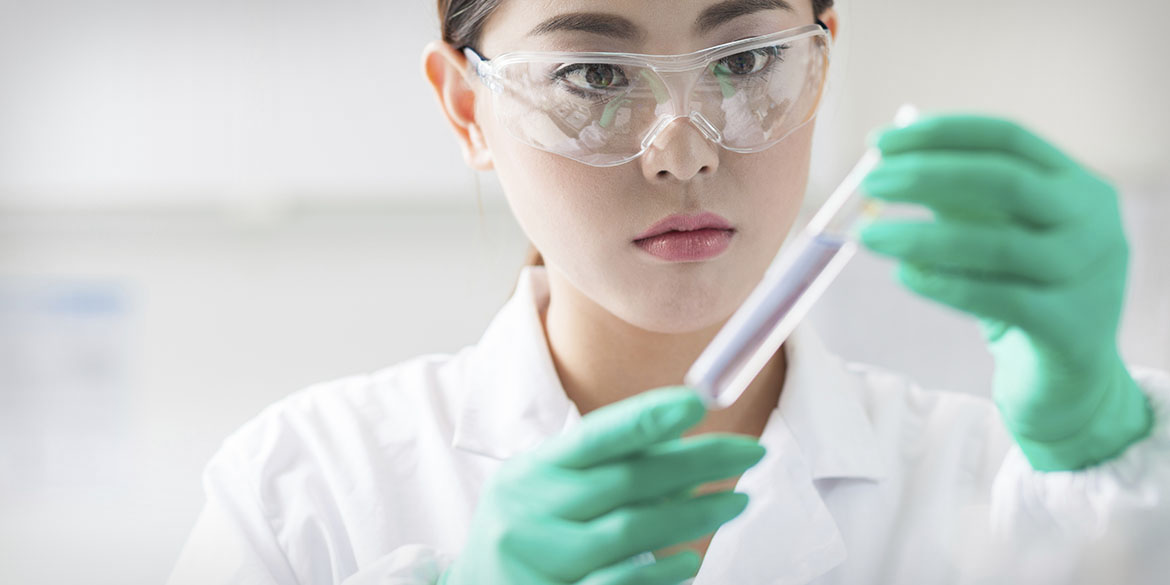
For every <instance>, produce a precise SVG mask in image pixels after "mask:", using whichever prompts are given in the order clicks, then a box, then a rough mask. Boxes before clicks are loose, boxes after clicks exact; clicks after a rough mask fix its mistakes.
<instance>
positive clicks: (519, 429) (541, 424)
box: [452, 266, 579, 459]
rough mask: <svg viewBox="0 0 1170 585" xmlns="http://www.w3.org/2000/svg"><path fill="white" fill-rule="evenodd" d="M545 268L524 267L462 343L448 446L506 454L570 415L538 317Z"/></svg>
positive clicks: (559, 426) (539, 438) (544, 299)
mask: <svg viewBox="0 0 1170 585" xmlns="http://www.w3.org/2000/svg"><path fill="white" fill-rule="evenodd" d="M545 270H546V269H545V268H544V267H543V266H526V267H524V269H523V270H522V271H521V273H520V277H519V279H518V282H517V285H516V292H515V293H514V294H513V295H512V298H511V299H509V300H508V302H507V303H505V305H504V306H503V307H502V308H501V309H500V311H499V312H498V313H496V316H495V318H494V319H493V320H492V322H491V323H490V324H489V325H488V327H487V329H486V330H485V331H484V334H483V336H482V337H481V338H480V340H479V342H478V343H477V344H476V345H475V346H474V347H472V348H470V349H468V350H466V351H467V354H466V355H465V356H464V359H465V360H466V361H465V362H464V363H463V365H462V367H461V372H460V373H461V378H462V379H461V383H460V387H461V388H462V392H463V395H462V398H461V400H462V403H461V404H460V407H459V409H458V412H457V415H456V420H455V432H454V438H453V440H452V444H453V446H454V447H456V448H458V449H463V450H466V451H471V452H474V453H479V454H481V455H486V456H488V457H493V458H496V459H507V458H509V457H512V456H513V455H515V454H517V453H522V452H525V451H528V450H530V449H532V448H534V447H536V446H537V445H539V444H540V443H541V442H543V441H544V440H545V439H547V438H548V437H550V436H553V435H557V434H559V433H561V432H562V431H563V429H564V428H565V425H566V421H568V420H570V413H573V414H576V408H575V406H574V405H573V403H572V401H570V400H569V399H568V397H567V396H566V395H565V391H564V388H563V387H562V386H561V382H560V378H559V377H558V376H557V373H556V368H555V366H554V365H553V361H552V356H551V355H550V354H549V351H548V344H547V342H546V341H545V336H544V328H543V327H542V326H541V323H540V313H539V312H538V311H541V310H543V309H544V307H546V306H547V303H548V294H549V292H548V280H547V277H546V275H545V273H544V271H545ZM578 418H579V415H577V416H573V417H572V419H573V420H575V419H578Z"/></svg>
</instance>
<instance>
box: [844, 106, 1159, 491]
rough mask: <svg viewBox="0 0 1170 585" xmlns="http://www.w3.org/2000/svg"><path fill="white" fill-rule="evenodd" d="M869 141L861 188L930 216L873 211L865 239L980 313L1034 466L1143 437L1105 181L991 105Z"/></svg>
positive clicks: (1001, 402)
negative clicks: (871, 152)
mask: <svg viewBox="0 0 1170 585" xmlns="http://www.w3.org/2000/svg"><path fill="white" fill-rule="evenodd" d="M871 143H873V144H874V145H875V146H876V147H877V148H879V149H880V150H881V151H882V157H883V160H882V162H881V164H880V165H879V166H878V167H877V168H876V169H875V170H874V171H873V172H872V173H870V174H869V176H868V177H867V178H866V180H865V182H864V183H863V185H862V189H863V190H864V191H865V192H866V193H868V194H869V195H871V196H873V197H876V198H878V199H882V200H887V201H897V202H908V203H917V204H921V205H924V206H926V207H928V208H929V209H931V210H932V211H933V213H934V221H892V220H882V221H878V222H875V223H873V224H871V225H870V226H868V227H867V228H866V229H865V230H863V231H862V233H861V239H862V242H863V243H864V244H865V245H866V246H867V247H868V248H870V249H872V250H874V251H875V252H878V253H881V254H885V255H889V256H893V257H895V258H898V259H900V260H902V262H901V263H900V265H899V269H898V278H899V280H901V282H902V283H903V284H905V285H906V286H907V287H908V288H910V289H911V290H912V291H914V292H916V293H918V294H921V295H923V296H926V297H928V298H931V299H934V300H936V301H939V302H942V303H944V304H947V305H949V306H951V307H954V308H956V309H959V310H962V311H965V312H967V313H971V314H973V315H975V316H977V317H979V319H980V324H981V326H982V330H983V332H984V334H985V337H986V339H987V341H988V343H989V346H990V349H991V352H992V354H993V355H994V357H995V362H996V370H995V378H994V392H993V397H994V400H995V403H996V404H997V406H998V407H999V409H1000V412H1001V414H1002V415H1003V416H1004V419H1005V423H1006V424H1007V426H1008V428H1009V429H1010V430H1011V432H1012V434H1013V435H1014V436H1015V438H1016V441H1017V443H1019V445H1020V447H1021V448H1022V449H1023V451H1024V453H1025V455H1027V456H1028V458H1029V461H1030V462H1031V463H1032V465H1033V467H1034V468H1036V469H1041V470H1058V469H1077V468H1080V467H1084V466H1087V465H1091V464H1094V463H1097V462H1100V461H1102V460H1105V459H1109V458H1111V457H1113V456H1116V455H1117V454H1118V453H1120V452H1121V451H1122V450H1124V449H1125V447H1126V446H1128V445H1129V444H1131V443H1133V442H1135V441H1136V440H1138V439H1140V438H1141V437H1142V436H1144V435H1145V434H1146V433H1147V432H1148V431H1149V428H1150V426H1151V415H1150V410H1149V407H1148V405H1147V403H1146V401H1145V397H1144V395H1143V394H1142V393H1141V391H1140V390H1139V389H1138V388H1137V385H1136V384H1135V383H1134V381H1133V379H1132V378H1131V377H1130V375H1129V373H1128V371H1127V370H1126V368H1125V364H1124V363H1123V362H1122V360H1121V358H1120V356H1119V353H1118V348H1117V341H1116V339H1117V329H1118V324H1119V320H1120V317H1121V308H1122V303H1123V300H1124V297H1125V282H1126V265H1127V259H1128V246H1127V244H1126V239H1125V234H1124V231H1123V230H1122V225H1121V216H1120V211H1119V208H1118V201H1117V194H1116V191H1115V190H1114V188H1113V187H1112V186H1111V185H1110V184H1109V183H1108V182H1106V181H1105V180H1103V179H1101V178H1100V177H1098V176H1096V175H1094V174H1093V173H1091V172H1089V171H1088V170H1086V169H1084V168H1083V167H1081V166H1080V165H1078V164H1077V163H1076V162H1075V161H1073V160H1072V159H1070V158H1069V157H1068V156H1066V155H1065V154H1063V153H1062V152H1060V151H1059V150H1058V149H1056V148H1055V147H1053V146H1052V145H1051V144H1049V143H1048V142H1046V141H1044V140H1043V139H1041V138H1039V137H1037V136H1036V135H1034V134H1032V133H1031V132H1028V131H1027V130H1025V129H1023V128H1021V127H1020V126H1018V125H1016V124H1014V123H1012V122H1009V121H1006V120H1001V119H996V118H988V117H981V116H973V115H956V116H934V117H929V118H924V119H922V120H920V121H918V122H916V123H914V124H912V125H910V126H907V127H905V128H891V129H887V130H885V131H884V132H881V133H880V134H874V135H871Z"/></svg>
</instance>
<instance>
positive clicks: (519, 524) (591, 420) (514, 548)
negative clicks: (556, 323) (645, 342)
mask: <svg viewBox="0 0 1170 585" xmlns="http://www.w3.org/2000/svg"><path fill="white" fill-rule="evenodd" d="M705 412H706V411H705V408H704V407H703V404H702V402H701V401H700V399H699V397H698V395H697V394H696V393H695V392H694V390H692V389H689V388H685V387H668V388H660V389H657V390H652V391H649V392H645V393H642V394H639V395H637V396H634V397H631V398H629V399H626V400H623V401H621V402H618V403H615V404H611V405H609V406H606V407H604V408H601V409H598V410H597V411H596V412H592V413H589V414H588V415H587V416H585V417H583V418H582V419H581V424H580V425H578V426H577V427H576V428H574V429H572V430H571V431H569V432H567V433H565V434H564V435H560V436H558V437H555V438H553V439H550V440H549V441H548V442H546V443H545V444H544V445H541V446H540V447H539V448H538V449H536V450H534V451H532V452H530V453H527V454H524V455H521V456H518V457H516V458H513V459H511V460H509V461H508V462H507V463H505V464H504V465H503V466H502V467H501V468H500V470H499V471H498V472H497V473H496V475H495V476H493V477H492V479H491V480H490V481H489V482H488V484H487V486H486V487H485V488H484V492H483V495H482V497H481V498H480V501H479V505H478V507H477V509H476V512H475V516H474V517H473V519H472V523H471V531H470V533H469V535H468V539H467V545H466V547H465V548H464V550H463V552H462V554H461V555H460V556H459V557H458V558H457V559H456V560H455V562H454V563H452V565H451V566H450V567H449V568H448V569H447V570H446V571H445V572H444V573H443V575H442V577H441V578H440V580H439V583H440V584H442V585H484V584H504V583H506V584H508V585H553V584H557V585H563V584H566V583H573V584H576V585H625V584H631V583H640V584H642V583H644V584H658V583H661V584H664V585H666V584H669V585H675V584H677V583H679V582H680V581H683V580H686V579H688V578H690V577H693V576H694V575H695V573H696V572H697V571H698V569H699V562H700V560H699V556H698V555H697V554H695V553H694V552H693V551H684V552H681V553H677V554H674V555H671V556H668V557H666V558H664V559H659V560H657V561H656V562H647V561H641V560H640V559H638V558H635V557H638V555H640V554H642V553H646V552H652V551H654V550H657V549H660V548H664V547H667V546H671V545H675V544H680V543H684V542H688V541H691V540H694V539H697V538H700V537H702V536H704V535H707V534H710V533H712V532H714V531H715V530H716V529H718V528H719V526H720V525H722V524H723V523H724V522H727V521H728V520H731V519H732V518H734V517H736V516H738V515H739V513H740V512H742V511H743V510H744V508H745V507H746V506H747V501H748V498H747V494H742V493H735V492H727V491H725V492H716V493H710V494H705V495H701V496H694V495H692V493H691V492H692V490H693V488H695V487H697V486H699V485H701V484H704V483H707V482H711V481H716V480H719V479H725V478H729V477H734V476H737V475H739V474H741V473H743V472H744V471H745V470H747V469H748V468H749V467H751V466H752V465H755V464H756V462H758V461H759V460H760V459H761V458H762V457H763V456H764V448H763V446H761V445H760V444H759V443H758V442H756V441H755V440H754V439H752V438H750V437H746V436H743V435H731V434H722V435H719V434H707V435H701V436H697V437H689V438H686V439H682V438H680V437H681V436H682V433H683V432H684V431H686V429H688V428H690V427H692V426H694V425H695V424H696V423H698V422H699V421H700V420H701V419H702V418H703V416H704V414H705Z"/></svg>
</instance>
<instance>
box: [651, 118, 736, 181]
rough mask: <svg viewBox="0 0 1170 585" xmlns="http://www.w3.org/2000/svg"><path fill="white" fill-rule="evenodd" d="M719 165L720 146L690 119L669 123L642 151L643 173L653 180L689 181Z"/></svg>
mask: <svg viewBox="0 0 1170 585" xmlns="http://www.w3.org/2000/svg"><path fill="white" fill-rule="evenodd" d="M718 168H719V145H718V144H716V143H714V142H712V141H711V140H709V139H708V138H707V136H706V135H705V134H703V131H702V130H700V129H699V127H698V126H696V125H695V123H694V122H693V121H692V120H691V119H690V118H685V117H679V118H676V119H675V120H674V121H672V122H671V123H670V124H667V126H666V127H665V128H663V129H662V131H661V132H659V133H658V135H657V136H655V137H654V142H652V143H651V144H650V148H648V149H647V150H646V152H645V153H643V154H642V173H643V174H644V175H645V176H646V178H647V179H648V180H651V181H669V180H672V179H674V180H678V181H689V180H691V179H693V178H694V177H695V176H696V175H712V174H714V173H715V170H716V169H718Z"/></svg>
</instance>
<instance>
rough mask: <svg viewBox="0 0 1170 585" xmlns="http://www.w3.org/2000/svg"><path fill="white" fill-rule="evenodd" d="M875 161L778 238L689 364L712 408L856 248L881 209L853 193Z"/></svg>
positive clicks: (910, 116)
mask: <svg viewBox="0 0 1170 585" xmlns="http://www.w3.org/2000/svg"><path fill="white" fill-rule="evenodd" d="M917 118H918V110H917V108H915V107H914V106H913V105H910V104H905V105H903V106H902V107H900V108H899V109H898V112H897V114H896V115H895V116H894V125H895V126H899V127H901V126H908V125H910V124H911V123H912V122H913V121H914V120H915V119H917ZM879 162H881V151H879V150H878V149H877V148H869V149H868V150H866V152H865V154H864V155H863V156H862V157H861V160H860V161H858V163H857V164H856V165H855V166H854V167H853V170H851V171H849V174H848V175H846V176H845V179H844V180H843V181H841V184H840V185H839V186H838V187H837V189H836V190H834V191H833V194H832V195H830V196H829V198H828V199H827V200H826V201H825V203H824V205H822V206H821V208H820V209H818V210H817V212H816V213H815V214H814V215H813V217H812V219H811V220H810V221H809V223H808V225H807V226H806V227H805V228H804V229H803V230H802V231H801V232H800V234H798V235H797V236H796V238H794V239H793V240H792V241H791V242H790V243H788V244H786V245H784V246H782V247H781V248H780V252H779V253H778V254H776V257H775V258H774V259H773V260H772V264H771V265H770V266H769V267H768V270H767V271H766V272H765V273H764V278H763V280H761V281H760V284H758V285H757V286H756V288H755V290H753V291H752V293H751V294H750V295H748V298H747V299H746V300H744V302H743V304H742V305H740V307H739V309H738V310H736V312H735V314H733V315H732V316H731V318H730V319H729V320H728V321H727V323H726V324H725V325H724V326H723V328H722V329H720V330H719V333H717V334H716V335H715V338H714V339H712V340H711V343H710V344H709V345H708V346H707V348H706V349H704V350H703V353H702V354H700V355H699V357H698V359H696V360H695V363H694V364H692V365H691V368H690V369H689V370H688V371H687V373H686V376H685V377H684V378H683V383H684V384H686V385H687V386H690V387H692V388H696V389H698V390H699V394H700V396H702V397H703V400H704V402H706V404H707V407H708V408H710V409H720V408H727V407H728V406H731V405H732V404H733V403H734V402H735V401H736V400H737V399H738V398H739V397H740V395H741V394H743V391H744V390H745V389H747V387H748V384H749V383H751V381H752V380H753V379H754V378H755V377H756V375H757V374H759V373H760V370H761V369H763V367H764V365H765V364H767V363H768V360H770V359H771V358H772V356H773V355H774V354H775V353H776V350H777V349H779V348H780V345H781V344H783V343H784V340H785V339H787V338H788V336H789V335H790V334H792V330H793V329H795V328H796V324H797V323H799V322H800V320H801V319H803V318H804V316H805V315H806V314H807V313H808V311H809V309H811V308H812V306H813V304H814V303H815V302H816V300H817V299H818V298H820V296H821V294H822V293H824V291H825V289H826V288H828V286H829V284H830V283H831V282H832V281H833V279H834V278H836V276H837V275H838V274H839V273H840V272H841V269H842V268H844V267H845V264H846V263H847V262H848V261H849V259H850V258H852V257H853V254H854V253H855V252H856V251H857V231H858V230H859V229H860V228H861V226H862V225H864V223H865V222H866V221H868V220H869V219H870V218H873V217H875V216H876V215H877V214H878V213H880V211H881V208H880V207H881V206H880V204H879V203H878V202H876V201H873V200H867V199H866V198H864V197H863V196H861V195H860V194H859V193H858V187H860V186H861V182H862V180H863V179H865V176H866V175H868V174H869V172H870V171H872V170H873V169H874V167H876V166H877V165H878V163H879Z"/></svg>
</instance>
